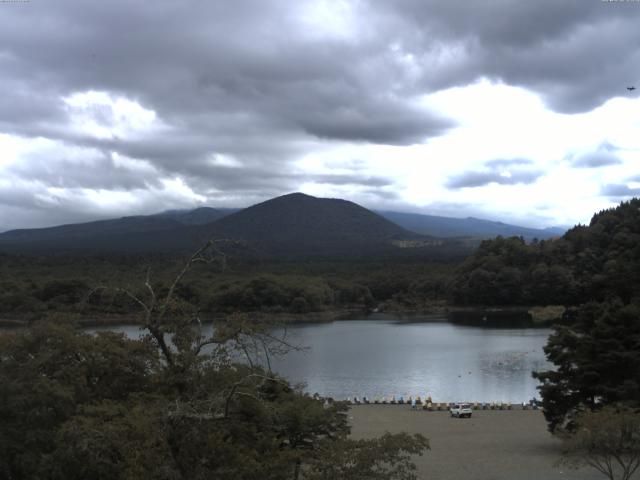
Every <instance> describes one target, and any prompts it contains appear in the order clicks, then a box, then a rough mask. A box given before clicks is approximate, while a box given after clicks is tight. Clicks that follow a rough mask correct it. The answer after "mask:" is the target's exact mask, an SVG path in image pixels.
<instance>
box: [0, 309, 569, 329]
mask: <svg viewBox="0 0 640 480" xmlns="http://www.w3.org/2000/svg"><path fill="white" fill-rule="evenodd" d="M564 310H565V309H564V307H560V306H544V307H542V306H523V307H513V306H503V307H468V306H456V305H434V306H430V307H425V308H417V309H416V308H390V309H386V308H382V309H380V310H378V309H374V310H366V309H363V308H344V309H339V310H321V311H316V312H307V313H287V312H283V313H269V312H239V313H242V314H245V315H248V316H251V317H253V318H254V319H255V320H256V321H264V322H269V323H276V324H289V325H298V324H305V323H330V322H334V321H340V320H353V317H356V316H363V317H371V316H375V315H389V316H397V317H399V318H400V319H402V318H403V317H408V318H409V319H410V318H411V317H421V316H434V315H444V316H447V317H448V320H447V321H449V322H452V323H456V324H463V325H476V326H498V327H499V326H507V327H526V328H538V327H543V328H544V327H549V326H551V325H552V324H553V323H555V322H557V321H559V320H560V319H561V318H560V315H561V313H563V312H564ZM65 315H67V316H68V319H69V320H70V321H75V322H77V323H78V325H80V326H81V327H83V328H86V327H108V326H112V327H116V326H122V325H138V324H141V322H140V316H139V315H137V314H124V315H108V314H105V315H98V316H93V317H90V318H89V317H85V318H81V317H80V315H79V314H78V313H77V312H68V313H65V312H58V313H56V314H54V317H58V318H59V317H63V316H65ZM227 315H230V314H229V313H212V314H210V315H208V316H207V318H206V319H204V323H209V322H215V321H220V320H222V319H224V317H226V316H227ZM45 319H46V318H42V319H35V320H34V319H33V318H0V328H25V327H28V326H29V325H31V324H32V323H34V322H36V321H40V320H45Z"/></svg>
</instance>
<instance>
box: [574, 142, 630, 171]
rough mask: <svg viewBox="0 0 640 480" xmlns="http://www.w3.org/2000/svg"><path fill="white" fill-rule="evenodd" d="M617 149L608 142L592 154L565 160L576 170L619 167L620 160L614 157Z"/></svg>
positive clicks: (588, 153)
mask: <svg viewBox="0 0 640 480" xmlns="http://www.w3.org/2000/svg"><path fill="white" fill-rule="evenodd" d="M617 151H618V148H617V147H615V146H614V145H612V144H611V143H609V142H604V143H602V144H601V145H599V146H598V148H597V149H596V150H595V151H594V152H587V153H583V154H580V155H570V156H569V157H568V158H567V159H568V160H569V161H570V162H571V165H572V166H574V167H577V168H599V167H606V166H609V165H620V164H621V163H622V160H620V158H619V157H618V156H617V155H616V152H617Z"/></svg>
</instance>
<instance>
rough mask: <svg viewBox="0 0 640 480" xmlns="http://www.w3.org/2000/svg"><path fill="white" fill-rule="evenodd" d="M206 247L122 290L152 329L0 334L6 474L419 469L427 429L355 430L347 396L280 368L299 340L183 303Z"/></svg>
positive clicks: (42, 326)
mask: <svg viewBox="0 0 640 480" xmlns="http://www.w3.org/2000/svg"><path fill="white" fill-rule="evenodd" d="M203 251H204V250H202V251H200V252H197V253H196V254H194V256H192V257H191V258H190V259H189V261H188V262H187V264H186V266H184V267H183V269H182V270H180V271H179V272H178V274H177V275H176V277H175V279H174V280H173V282H170V283H166V284H162V285H154V284H153V283H152V281H151V276H150V275H148V276H147V277H146V281H144V282H143V286H144V290H143V291H144V293H138V292H136V291H134V290H131V289H129V288H128V287H116V290H118V291H120V293H123V294H124V295H125V296H126V297H128V298H129V299H130V300H131V301H132V302H134V304H135V305H136V307H137V309H138V311H140V312H141V316H140V318H141V324H142V326H143V328H144V330H145V332H146V334H145V335H144V336H143V338H142V339H141V340H130V339H127V338H125V337H124V336H123V335H120V334H115V333H99V334H97V335H90V334H87V333H83V332H82V331H80V330H77V329H75V328H74V327H73V326H70V325H69V324H66V323H64V322H55V323H54V322H36V323H35V324H34V325H33V326H32V327H31V328H29V329H27V330H24V331H18V332H14V333H4V334H1V335H0V383H1V384H2V389H0V478H7V479H15V480H21V479H35V480H38V479H69V480H73V479H96V480H98V479H146V478H157V479H167V480H169V479H170V480H177V479H205V478H220V479H229V480H253V479H255V480H258V479H273V480H280V479H282V480H284V479H291V480H302V479H307V480H329V479H335V478H343V479H347V480H349V479H351V480H365V479H391V480H394V479H395V480H411V479H415V465H414V464H413V463H412V461H411V457H412V455H419V454H422V453H423V452H424V450H425V449H427V448H428V442H427V439H425V438H424V437H422V436H420V435H413V436H410V435H408V434H399V435H389V434H387V435H384V436H382V437H380V438H374V439H369V440H352V439H349V438H348V434H349V426H348V422H347V417H346V411H347V408H348V407H347V405H346V404H344V403H340V402H325V401H323V400H322V399H320V398H315V397H311V396H309V395H307V394H304V393H303V392H302V391H301V390H298V389H296V388H293V387H291V386H290V385H289V384H288V383H287V382H286V381H285V380H283V379H281V378H279V377H278V376H277V375H275V374H274V373H272V372H271V371H270V368H269V361H268V357H269V356H270V355H273V354H275V353H279V354H281V353H283V351H286V350H288V349H291V348H296V346H295V345H291V344H289V343H287V341H286V339H285V338H284V337H277V336H276V334H274V333H273V331H272V330H270V329H269V328H267V326H265V325H264V324H262V323H257V322H254V321H251V320H250V319H249V317H247V316H243V315H230V316H229V317H228V318H227V319H226V320H225V321H224V322H222V323H219V324H216V327H215V329H214V330H213V331H212V333H210V334H204V333H203V330H202V329H201V328H200V326H199V325H200V323H201V322H200V319H199V318H197V315H198V314H197V312H192V313H193V315H195V318H194V316H191V315H185V314H184V311H183V306H182V303H183V301H182V300H181V299H180V298H179V297H178V296H177V292H178V291H179V290H180V285H181V284H182V281H183V280H184V279H185V278H186V277H185V275H186V272H187V271H188V270H189V269H190V268H191V267H193V266H194V265H195V264H196V263H197V262H199V261H205V260H206V257H204V256H203ZM104 288H105V289H109V287H104ZM194 320H196V322H195V324H194ZM238 355H243V356H244V361H243V362H239V361H238V358H239V357H238ZM265 357H266V360H267V361H266V363H265V362H264V360H265ZM259 360H263V361H259Z"/></svg>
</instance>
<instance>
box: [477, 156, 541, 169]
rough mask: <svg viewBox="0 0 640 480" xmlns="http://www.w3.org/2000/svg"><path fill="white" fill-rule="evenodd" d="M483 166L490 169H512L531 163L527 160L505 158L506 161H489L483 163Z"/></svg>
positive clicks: (531, 162)
mask: <svg viewBox="0 0 640 480" xmlns="http://www.w3.org/2000/svg"><path fill="white" fill-rule="evenodd" d="M484 164H485V166H487V167H490V168H500V167H513V166H518V165H532V164H533V161H532V160H529V159H528V158H507V159H502V158H499V159H496V160H489V161H488V162H485V163H484Z"/></svg>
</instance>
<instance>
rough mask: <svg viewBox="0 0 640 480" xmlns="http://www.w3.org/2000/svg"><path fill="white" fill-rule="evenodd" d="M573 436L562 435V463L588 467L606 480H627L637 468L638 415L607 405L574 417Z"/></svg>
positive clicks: (639, 456) (639, 451)
mask: <svg viewBox="0 0 640 480" xmlns="http://www.w3.org/2000/svg"><path fill="white" fill-rule="evenodd" d="M577 425H578V428H577V430H575V432H574V433H567V434H564V442H565V454H564V458H563V461H564V463H566V464H568V465H570V466H573V467H579V466H582V465H588V466H590V467H592V468H595V469H596V470H598V471H599V472H600V473H602V474H603V475H605V476H606V477H607V478H608V479H609V480H617V479H620V480H629V479H630V478H631V477H632V476H633V474H634V473H635V472H636V471H637V470H638V468H639V467H640V413H638V412H637V411H632V410H629V409H626V408H618V407H614V406H608V407H605V408H603V409H602V410H598V411H586V412H584V413H582V414H581V415H579V416H578V418H577Z"/></svg>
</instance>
